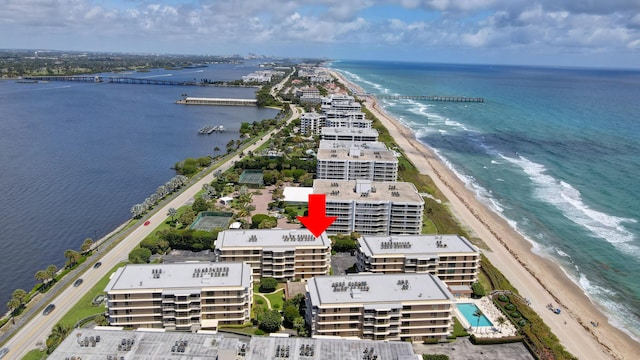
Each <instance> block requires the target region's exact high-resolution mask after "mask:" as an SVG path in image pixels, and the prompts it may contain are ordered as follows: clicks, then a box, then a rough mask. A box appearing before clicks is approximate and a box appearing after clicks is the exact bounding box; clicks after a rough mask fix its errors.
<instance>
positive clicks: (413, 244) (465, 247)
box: [358, 235, 480, 258]
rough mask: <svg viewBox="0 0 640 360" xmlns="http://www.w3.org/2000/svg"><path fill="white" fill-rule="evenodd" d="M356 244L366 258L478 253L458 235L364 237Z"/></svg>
mask: <svg viewBox="0 0 640 360" xmlns="http://www.w3.org/2000/svg"><path fill="white" fill-rule="evenodd" d="M358 242H359V243H360V249H362V252H363V253H364V254H365V255H366V256H375V255H381V254H385V255H388V254H403V255H407V256H408V257H411V258H420V257H427V258H431V257H433V256H437V255H438V254H446V253H479V252H480V250H478V248H476V247H475V246H474V245H473V244H471V242H469V240H467V239H465V238H464V237H462V236H459V235H393V236H366V235H365V236H362V237H361V238H359V239H358Z"/></svg>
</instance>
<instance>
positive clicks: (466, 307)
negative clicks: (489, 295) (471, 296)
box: [456, 303, 493, 327]
mask: <svg viewBox="0 0 640 360" xmlns="http://www.w3.org/2000/svg"><path fill="white" fill-rule="evenodd" d="M456 306H457V307H458V310H460V313H462V316H464V317H465V319H467V322H468V323H469V324H470V325H471V326H473V327H476V326H493V323H492V322H491V321H490V320H489V319H487V317H486V316H484V314H482V316H480V322H479V323H478V317H477V316H473V313H474V312H476V310H478V307H477V306H476V305H475V304H471V303H462V304H456Z"/></svg>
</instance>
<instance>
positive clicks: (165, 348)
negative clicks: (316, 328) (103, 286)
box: [47, 328, 248, 360]
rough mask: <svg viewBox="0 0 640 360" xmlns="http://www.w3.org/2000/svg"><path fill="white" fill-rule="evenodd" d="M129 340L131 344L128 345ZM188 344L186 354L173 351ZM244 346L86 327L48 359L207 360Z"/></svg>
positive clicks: (213, 338)
mask: <svg viewBox="0 0 640 360" xmlns="http://www.w3.org/2000/svg"><path fill="white" fill-rule="evenodd" d="M154 330H157V329H154ZM97 336H99V337H100V341H99V342H95V346H93V343H92V342H90V341H89V342H88V346H80V341H82V342H83V341H84V339H85V338H87V340H89V339H91V338H92V337H93V339H94V340H95V339H96V337H97ZM123 340H124V342H125V344H126V345H125V347H124V348H122V341H123ZM127 341H129V342H128V344H127ZM184 341H186V346H185V347H184V352H178V351H172V350H178V349H177V347H176V342H179V343H181V344H184ZM132 342H133V344H131V343H132ZM242 344H243V343H242V342H241V341H240V340H239V339H238V338H235V337H224V336H223V335H213V334H193V333H188V332H169V331H167V332H158V331H144V329H141V330H139V331H128V330H104V329H86V328H83V329H74V330H73V331H72V332H71V334H69V335H68V336H67V337H66V339H65V340H64V341H63V342H62V343H61V344H60V345H59V346H58V347H57V348H56V350H55V351H54V352H53V353H52V354H51V355H49V356H48V357H47V359H51V360H65V359H70V358H71V357H72V356H75V358H76V359H80V358H82V359H83V360H106V359H107V357H108V356H109V355H112V356H115V357H112V358H113V359H114V360H117V359H120V357H121V356H123V357H124V358H125V359H138V360H155V359H183V360H205V359H217V358H218V353H219V352H222V351H228V350H234V353H235V352H236V351H237V350H238V349H239V348H240V347H241V345H242ZM129 345H130V346H129ZM119 346H120V349H119ZM245 346H248V344H245ZM127 349H129V350H127ZM234 359H235V357H234Z"/></svg>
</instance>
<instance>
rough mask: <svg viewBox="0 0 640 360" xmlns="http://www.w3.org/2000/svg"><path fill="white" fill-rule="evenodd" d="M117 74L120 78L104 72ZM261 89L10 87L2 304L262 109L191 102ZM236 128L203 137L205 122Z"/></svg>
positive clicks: (182, 75) (4, 93)
mask: <svg viewBox="0 0 640 360" xmlns="http://www.w3.org/2000/svg"><path fill="white" fill-rule="evenodd" d="M258 69H259V67H258V64H257V63H245V64H216V65H209V66H208V67H207V68H198V69H184V70H162V69H157V70H152V71H150V72H137V73H136V72H134V73H126V74H118V75H120V76H125V77H139V78H143V77H144V78H157V79H164V80H191V79H194V78H195V79H197V80H200V79H209V80H212V81H215V80H236V79H240V78H241V77H242V75H246V74H248V73H250V72H252V71H255V70H258ZM103 75H114V74H103ZM255 91H256V89H255V88H218V87H181V86H164V85H163V86H160V85H133V84H130V85H127V84H106V83H103V84H100V83H98V84H96V83H71V82H57V81H51V82H48V83H38V84H24V83H16V82H15V81H9V80H0V168H1V169H2V175H1V176H0V190H1V191H0V193H1V194H2V195H1V196H0V229H2V231H0V244H1V246H2V251H0V300H1V301H0V302H1V303H2V304H6V303H7V302H8V301H9V299H10V297H11V292H13V290H15V289H17V288H22V289H25V290H30V289H31V288H32V287H33V286H34V285H35V284H36V280H35V278H34V275H35V273H36V272H37V271H38V270H42V269H44V268H46V267H47V266H48V265H50V264H54V265H56V266H57V267H58V268H61V267H62V266H64V263H65V258H64V256H63V254H64V251H65V250H67V249H74V250H79V249H80V245H81V244H82V242H83V240H84V239H85V238H94V239H95V238H100V237H102V236H103V235H105V234H107V233H109V232H111V231H112V230H114V229H115V228H116V227H118V226H119V225H121V224H122V223H124V222H126V221H127V220H128V219H129V218H130V217H131V212H130V209H131V207H132V206H133V205H134V204H137V203H141V202H143V201H144V199H145V198H146V197H147V196H149V195H151V194H152V193H154V192H155V191H156V189H157V188H158V186H160V185H162V184H164V183H165V182H167V181H168V180H169V179H171V178H172V177H173V176H175V175H176V174H175V171H174V170H172V167H173V166H174V164H175V163H176V162H178V161H181V160H184V159H186V158H188V157H201V156H206V155H213V154H214V149H215V147H219V148H220V153H224V152H225V151H226V144H227V143H228V142H229V140H235V139H237V138H238V137H239V131H238V130H239V129H240V124H241V122H253V121H260V120H262V119H268V118H273V117H275V116H276V114H277V110H273V109H263V108H257V107H235V106H234V107H224V106H187V105H178V104H175V101H176V100H178V99H180V98H181V95H182V94H183V93H186V94H188V95H189V96H203V97H234V98H254V97H255V95H254V92H255ZM208 124H209V125H223V126H224V127H225V128H226V129H227V131H226V132H224V133H215V134H211V135H199V134H198V129H200V128H201V127H203V126H204V125H208Z"/></svg>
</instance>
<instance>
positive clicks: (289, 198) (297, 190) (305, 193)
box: [282, 186, 313, 203]
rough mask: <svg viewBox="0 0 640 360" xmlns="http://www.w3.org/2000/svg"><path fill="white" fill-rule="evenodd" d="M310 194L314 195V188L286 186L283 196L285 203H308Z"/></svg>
mask: <svg viewBox="0 0 640 360" xmlns="http://www.w3.org/2000/svg"><path fill="white" fill-rule="evenodd" d="M309 194H313V188H312V187H302V186H285V188H284V191H283V192H282V195H283V196H284V202H296V203H307V202H309Z"/></svg>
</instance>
